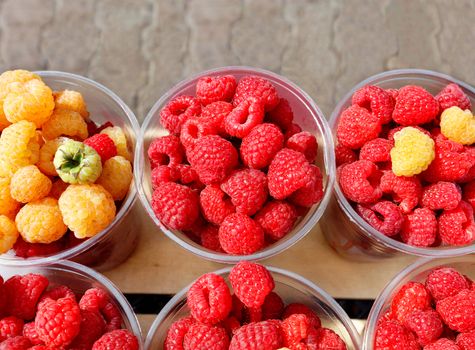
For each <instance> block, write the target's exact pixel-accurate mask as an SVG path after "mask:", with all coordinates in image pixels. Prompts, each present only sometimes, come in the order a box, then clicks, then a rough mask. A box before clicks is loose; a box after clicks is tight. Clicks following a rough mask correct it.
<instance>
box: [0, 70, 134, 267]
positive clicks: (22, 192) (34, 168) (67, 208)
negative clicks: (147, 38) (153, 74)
mask: <svg viewBox="0 0 475 350" xmlns="http://www.w3.org/2000/svg"><path fill="white" fill-rule="evenodd" d="M13 87H14V88H15V89H17V90H14V89H13ZM9 89H10V90H11V91H10V92H9V93H6V91H8V90H9ZM0 90H1V91H2V96H1V97H0V99H1V100H2V104H3V110H2V111H1V113H0V130H2V135H1V139H0V149H1V153H2V155H1V156H0V158H1V159H0V163H1V164H2V167H1V169H2V170H1V171H0V187H1V190H0V192H1V201H2V203H1V205H0V232H1V236H2V237H1V239H0V252H1V253H5V254H1V255H0V262H1V263H2V264H5V265H10V266H21V265H28V266H33V265H45V264H50V263H54V262H55V261H58V260H62V259H69V260H74V261H76V262H79V263H82V264H84V265H87V266H90V267H94V268H95V269H100V270H105V269H110V268H112V267H114V266H116V265H118V264H119V263H121V262H122V261H124V260H125V259H126V258H127V257H128V256H129V255H130V254H131V253H132V251H133V250H134V248H135V246H136V244H137V242H138V233H139V229H138V228H139V227H140V226H139V225H140V222H139V221H138V220H137V216H136V215H129V213H130V211H131V209H132V207H133V204H134V203H135V202H136V197H137V196H136V190H135V186H134V181H133V174H132V171H133V166H132V162H133V152H134V147H135V142H136V134H137V133H138V130H139V125H138V122H137V119H136V118H135V116H134V114H133V113H132V111H131V110H130V109H129V108H128V107H127V106H126V105H125V103H124V102H123V101H122V100H121V99H120V98H119V97H118V96H117V95H116V94H115V93H113V92H112V91H110V90H109V89H108V88H106V87H104V86H103V85H101V84H98V83H97V82H94V81H92V80H90V79H87V78H84V77H81V76H78V75H74V74H70V73H64V72H54V71H43V72H36V73H32V72H28V71H23V70H17V71H7V72H4V73H3V74H2V75H0ZM40 92H41V94H40V95H38V94H39V93H40ZM37 95H38V96H37ZM32 97H33V98H37V99H36V100H33V101H30V100H31V98H32ZM29 99H30V100H29ZM43 100H44V101H43ZM25 101H26V102H25ZM27 102H28V103H27ZM21 103H25V106H26V107H25V106H24V107H22V108H20V107H19V106H22V104H21ZM17 105H19V106H17ZM27 108H33V109H35V111H36V113H30V114H28V113H26V112H25V111H27ZM40 112H41V113H40ZM40 117H41V118H40ZM25 140H26V141H25ZM28 140H29V143H28ZM22 142H23V143H22ZM25 143H28V147H29V148H30V150H31V154H32V156H31V159H28V160H24V159H23V160H22V159H21V158H20V155H19V153H20V149H21V147H22V144H25ZM9 147H10V148H9ZM15 149H16V150H18V152H16V153H15V152H14V150H15ZM57 161H58V162H59V163H57Z"/></svg>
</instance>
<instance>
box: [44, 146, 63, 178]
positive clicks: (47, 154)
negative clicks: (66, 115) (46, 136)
mask: <svg viewBox="0 0 475 350" xmlns="http://www.w3.org/2000/svg"><path fill="white" fill-rule="evenodd" d="M65 139H66V138H57V139H54V140H48V141H46V142H45V144H44V145H43V146H41V149H40V160H39V161H38V164H37V166H38V168H39V169H40V170H41V171H42V172H43V173H44V174H46V175H49V176H58V172H57V171H56V168H55V166H54V164H53V159H54V155H55V154H56V151H57V150H58V147H59V146H60V145H61V143H62V142H63V141H64V140H65Z"/></svg>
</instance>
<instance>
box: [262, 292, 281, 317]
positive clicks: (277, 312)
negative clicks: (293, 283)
mask: <svg viewBox="0 0 475 350" xmlns="http://www.w3.org/2000/svg"><path fill="white" fill-rule="evenodd" d="M282 312H284V301H283V300H282V298H281V297H280V296H279V295H278V294H277V293H274V292H270V293H269V294H268V295H267V296H266V299H265V300H264V304H262V319H263V320H272V319H275V320H277V319H280V318H281V316H282Z"/></svg>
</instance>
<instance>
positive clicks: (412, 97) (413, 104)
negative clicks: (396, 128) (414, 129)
mask: <svg viewBox="0 0 475 350" xmlns="http://www.w3.org/2000/svg"><path fill="white" fill-rule="evenodd" d="M438 114H439V103H438V102H437V100H436V99H435V98H434V97H433V96H432V95H431V94H430V93H429V92H427V91H426V90H425V89H423V88H422V87H420V86H415V85H407V86H404V87H403V88H401V89H399V93H398V95H397V97H396V104H395V106H394V111H393V115H392V116H393V120H394V121H395V122H396V123H398V124H401V125H404V126H409V125H421V124H426V123H429V122H430V121H432V120H433V119H434V118H435V117H436V116H437V115H438Z"/></svg>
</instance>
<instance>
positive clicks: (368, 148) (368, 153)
mask: <svg viewBox="0 0 475 350" xmlns="http://www.w3.org/2000/svg"><path fill="white" fill-rule="evenodd" d="M393 147H394V142H392V141H389V140H386V139H381V138H377V139H374V140H371V141H368V142H366V143H365V144H364V145H363V147H361V150H360V159H366V160H369V161H370V162H373V163H384V162H389V161H390V160H391V156H390V154H389V152H390V151H391V149H392V148H393Z"/></svg>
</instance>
